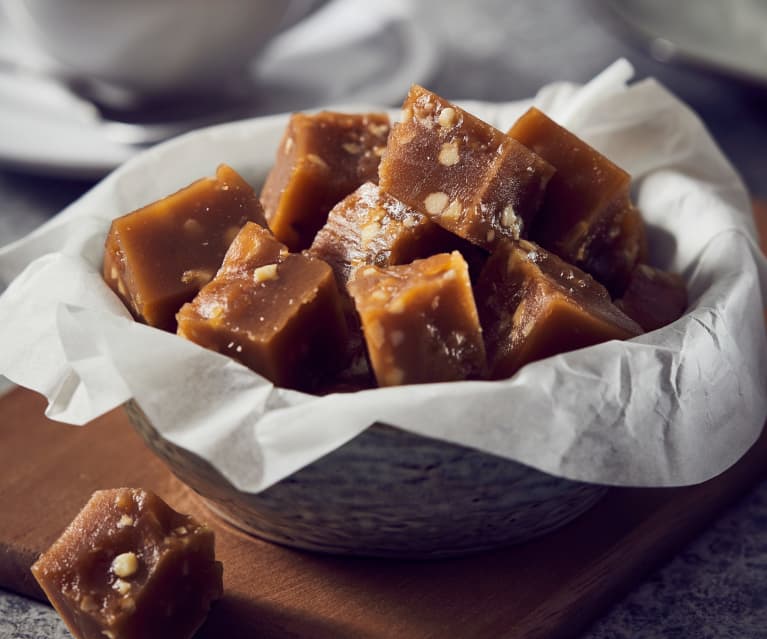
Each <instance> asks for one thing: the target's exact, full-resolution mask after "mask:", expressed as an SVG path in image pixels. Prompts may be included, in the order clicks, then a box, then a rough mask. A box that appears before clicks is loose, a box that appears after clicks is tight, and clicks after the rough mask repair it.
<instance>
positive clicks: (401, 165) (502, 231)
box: [379, 85, 554, 250]
mask: <svg viewBox="0 0 767 639" xmlns="http://www.w3.org/2000/svg"><path fill="white" fill-rule="evenodd" d="M553 173H554V169H553V168H552V167H551V166H550V165H549V164H548V163H547V162H546V161H545V160H543V159H541V158H540V157H538V156H537V155H536V154H535V153H533V152H531V151H530V150H529V149H527V148H526V147H525V146H523V145H522V144H520V143H519V142H517V141H516V140H514V139H512V138H510V137H508V136H507V135H504V133H503V132H501V131H499V130H498V129H495V128H494V127H492V126H490V125H489V124H487V123H485V122H483V121H482V120H480V119H478V118H476V117H474V116H473V115H471V114H470V113H467V112H466V111H464V110H463V109H460V108H459V107H457V106H455V105H454V104H452V103H450V102H448V101H447V100H445V99H443V98H441V97H440V96H438V95H436V94H434V93H432V92H430V91H427V90H426V89H424V88H423V87H420V86H417V85H416V86H413V87H412V88H411V90H410V93H409V94H408V96H407V98H406V100H405V102H404V104H403V106H402V120H401V122H399V123H397V124H395V125H394V126H393V127H392V133H391V136H390V137H389V142H388V145H387V147H386V153H385V154H384V157H383V159H382V161H381V165H380V167H379V177H380V185H381V188H382V189H383V190H385V191H386V192H388V193H390V194H392V195H393V196H394V197H396V198H398V199H400V200H402V201H403V202H405V203H406V204H407V205H408V206H410V207H411V208H414V209H416V210H418V211H421V212H423V213H425V214H427V215H428V216H429V217H430V218H431V219H432V220H434V221H435V222H436V223H437V224H439V225H440V226H442V227H444V228H445V229H447V230H448V231H451V232H452V233H455V234H456V235H459V236H460V237H462V238H464V239H466V240H468V241H470V242H472V243H473V244H476V245H478V246H481V247H482V248H484V249H486V250H492V248H493V247H494V246H495V245H496V244H497V243H498V242H500V241H501V240H503V239H517V238H519V237H525V236H526V233H527V230H528V228H529V227H530V225H531V224H532V222H533V219H534V216H535V214H536V213H537V211H538V208H539V207H540V205H541V203H542V201H543V196H544V192H545V189H546V185H547V184H548V182H549V180H550V178H551V176H552V174H553Z"/></svg>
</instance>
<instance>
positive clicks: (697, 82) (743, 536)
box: [0, 0, 767, 639]
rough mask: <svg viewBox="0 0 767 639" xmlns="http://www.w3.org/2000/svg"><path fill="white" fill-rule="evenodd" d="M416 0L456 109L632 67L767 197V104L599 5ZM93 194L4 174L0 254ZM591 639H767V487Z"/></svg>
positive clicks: (31, 633) (20, 608) (48, 629)
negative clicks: (681, 62)
mask: <svg viewBox="0 0 767 639" xmlns="http://www.w3.org/2000/svg"><path fill="white" fill-rule="evenodd" d="M411 1H412V4H413V6H414V7H415V10H416V19H417V21H418V22H419V23H420V24H421V26H422V27H423V28H424V30H425V32H426V33H427V34H428V35H429V37H430V38H431V40H432V41H433V42H434V44H435V46H438V47H439V51H440V53H439V60H440V64H439V67H438V69H437V72H436V74H435V76H434V77H433V78H431V79H430V80H429V81H428V85H429V87H430V88H432V89H434V90H435V91H437V92H440V93H443V94H445V95H446V96H448V97H451V98H473V99H480V100H510V99H516V98H521V97H526V96H529V95H532V94H533V93H535V91H536V90H537V89H538V88H539V87H540V86H541V85H542V84H545V83H547V82H550V81H553V80H571V81H575V82H579V81H584V80H587V79H588V78H590V77H591V76H593V75H594V73H596V72H598V71H599V70H601V69H602V68H604V67H605V66H607V65H608V64H609V63H610V62H612V61H613V60H614V59H616V58H617V57H621V56H623V57H627V58H629V59H630V60H631V62H632V63H633V64H634V65H635V67H636V68H637V74H638V76H639V77H644V76H648V75H653V76H656V77H658V78H659V79H660V80H661V81H662V82H664V83H665V84H666V85H667V86H668V87H669V88H671V89H672V90H673V91H674V92H676V93H677V95H679V96H680V97H681V98H682V99H684V100H685V101H686V102H688V103H689V104H690V105H691V106H692V107H693V108H694V109H695V110H696V111H697V112H698V113H699V114H700V115H701V117H702V118H703V119H704V121H705V122H706V124H707V125H708V126H709V128H710V129H711V130H712V132H713V133H714V136H715V137H716V138H717V140H718V141H719V143H720V145H721V146H722V148H723V149H724V150H725V152H726V153H727V155H728V156H729V157H730V159H731V160H732V161H733V163H734V164H735V166H736V167H737V168H738V169H739V170H740V171H741V173H742V175H743V176H744V179H745V181H746V183H747V185H748V186H749V188H750V189H751V190H752V192H753V193H754V194H756V195H759V196H761V197H767V154H765V153H764V152H763V146H764V142H765V141H767V118H765V116H764V113H765V112H767V108H766V107H767V93H765V92H759V91H757V90H755V89H753V88H752V87H747V86H745V85H741V84H736V83H733V82H730V81H728V80H726V79H724V78H720V77H717V76H714V75H711V74H705V73H701V72H697V71H694V70H691V69H685V68H678V67H669V66H665V65H663V64H661V63H658V62H656V61H654V60H653V59H652V58H650V57H649V56H648V55H646V54H645V53H643V52H642V51H640V50H638V49H636V48H634V47H633V46H632V45H631V44H630V43H628V42H626V41H624V40H622V39H621V38H620V37H619V36H618V35H617V34H616V32H615V31H612V30H611V29H610V28H608V22H607V21H606V20H605V19H604V17H603V16H602V15H601V13H600V12H599V10H598V6H599V3H598V2H596V1H594V0H537V1H536V2H516V1H510V0H475V1H474V2H461V1H460V0H453V1H448V0H441V1H438V0H419V1H417V0H411ZM328 72H329V73H332V72H334V70H328ZM350 99H353V96H350ZM90 186H91V184H90V183H87V182H71V181H65V180H58V179H51V178H43V177H35V176H30V175H23V174H21V173H14V172H10V171H0V245H3V244H6V243H8V242H10V241H12V240H14V239H16V238H18V237H21V236H23V235H24V234H26V233H28V232H29V231H31V230H32V229H34V228H35V227H36V226H38V225H39V224H41V223H42V222H44V221H45V220H47V219H49V218H50V217H51V216H52V215H53V214H55V213H56V212H57V211H58V210H60V209H61V208H63V207H64V206H66V205H67V204H68V203H70V202H71V201H72V200H74V199H75V198H76V197H77V196H79V195H80V194H81V193H83V192H84V191H85V190H86V189H87V188H89V187H90ZM0 481H1V480H0ZM0 525H1V524H0ZM67 636H69V635H68V633H67V632H66V630H65V629H64V627H63V625H62V624H61V623H60V622H59V621H58V619H57V617H56V615H55V613H54V612H53V611H52V610H51V609H50V608H48V607H47V606H43V605H42V604H37V603H34V602H31V601H29V600H27V599H24V598H21V597H18V596H16V595H13V594H11V593H6V592H0V639H26V638H48V639H57V638H59V637H62V638H63V637H67ZM583 637H584V638H586V639H608V638H609V639H622V638H624V637H625V638H627V639H628V638H631V639H635V638H639V637H641V638H642V639H654V638H656V637H657V638H660V637H663V638H666V639H668V638H685V639H686V638H708V637H712V638H713V637H716V638H719V639H723V638H727V637H737V638H747V639H762V638H767V482H765V483H762V484H761V486H759V487H758V488H757V489H756V490H755V491H754V492H752V493H751V494H750V495H749V496H747V497H746V498H745V499H744V500H743V501H742V502H741V503H739V504H737V505H736V506H734V507H733V508H731V509H730V510H729V511H728V512H727V513H726V514H725V515H724V516H723V517H722V518H721V519H719V521H718V522H717V523H716V524H715V525H714V526H713V527H711V528H710V529H708V530H707V531H706V532H704V533H703V534H702V535H701V536H700V537H699V538H698V539H697V540H695V541H694V542H692V543H691V544H690V545H689V546H688V547H687V548H686V549H685V550H684V551H682V552H681V553H679V554H678V555H677V556H676V557H675V558H674V559H673V560H672V561H671V562H670V563H668V564H667V565H666V566H665V567H663V568H662V569H660V570H658V571H656V572H654V573H652V574H651V575H650V576H649V577H648V578H646V579H645V580H644V582H643V583H642V584H641V585H639V586H638V587H637V588H636V589H634V590H633V591H632V592H631V593H630V594H629V595H628V596H627V597H626V598H625V599H624V600H623V601H622V602H621V603H619V604H617V605H616V606H615V607H614V608H613V609H612V610H611V611H609V612H608V613H607V614H606V615H605V616H604V617H602V618H601V619H600V620H598V621H597V622H596V623H595V624H594V625H593V626H592V627H591V628H590V629H589V630H588V631H587V632H586V633H585V634H583Z"/></svg>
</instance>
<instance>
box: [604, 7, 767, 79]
mask: <svg viewBox="0 0 767 639" xmlns="http://www.w3.org/2000/svg"><path fill="white" fill-rule="evenodd" d="M606 4H607V5H608V6H609V7H610V9H611V10H612V12H613V14H614V15H615V16H617V17H618V18H619V19H620V20H621V21H622V22H623V23H624V25H626V26H627V27H629V28H630V29H631V30H632V31H633V32H634V33H635V34H636V35H638V36H639V37H640V38H641V39H643V40H644V41H645V42H646V43H647V45H648V46H649V49H650V53H651V54H652V55H653V56H654V57H655V58H657V59H659V60H661V61H664V62H666V61H677V60H679V61H683V62H687V63H690V64H694V65H696V66H700V67H704V68H708V69H711V70H715V71H718V72H720V73H724V74H726V75H730V76H734V77H738V78H740V79H742V80H746V81H749V82H752V83H756V84H759V85H761V86H763V87H767V2H765V1H764V0H718V1H713V0H705V1H704V2H701V1H700V0H675V1H674V2H669V1H668V0H608V1H607V2H606Z"/></svg>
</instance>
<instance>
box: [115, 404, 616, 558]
mask: <svg viewBox="0 0 767 639" xmlns="http://www.w3.org/2000/svg"><path fill="white" fill-rule="evenodd" d="M126 411H127V413H128V416H129V418H130V420H131V422H132V423H133V425H134V427H135V428H136V430H137V431H138V432H139V434H140V435H141V436H142V437H143V438H144V440H145V441H146V443H147V444H148V445H149V447H150V448H151V449H152V450H153V451H154V452H155V453H156V454H157V455H159V456H160V457H161V458H162V459H163V460H164V461H165V462H166V463H167V464H168V466H169V467H170V469H171V470H172V471H173V472H174V473H175V474H176V476H178V477H179V478H180V479H181V480H182V481H183V482H185V483H186V484H187V485H189V486H191V487H192V488H193V489H194V490H195V491H197V492H198V493H199V494H200V495H202V496H203V497H204V498H205V499H206V501H207V502H208V504H209V506H210V507H211V509H212V510H213V511H214V512H216V513H218V514H219V515H220V516H221V517H223V518H224V519H225V520H227V521H229V522H230V523H232V524H234V525H235V526H237V527H239V528H241V529H243V530H245V531H247V532H249V533H251V534H254V535H257V536H259V537H262V538H264V539H268V540H270V541H274V542H277V543H279V544H284V545H287V546H292V547H295V548H302V549H306V550H313V551H318V552H323V553H332V554H345V555H361V556H373V557H401V558H411V559H427V558H436V557H445V556H455V555H462V554H467V553H472V552H476V551H480V550H486V549H490V548H495V547H498V546H503V545H508V544H514V543H519V542H522V541H526V540H528V539H531V538H533V537H536V536H538V535H542V534H543V533H546V532H549V531H551V530H554V529H555V528H557V527H559V526H562V525H563V524H565V523H567V522H569V521H571V520H572V519H574V518H575V517H577V516H578V515H580V514H581V513H583V512H584V511H586V510H587V509H588V508H590V507H591V506H592V505H593V504H595V503H596V502H597V501H598V500H599V499H600V497H602V496H603V495H604V493H605V492H606V490H607V489H606V488H605V487H604V486H596V485H592V484H584V483H579V482H573V481H568V480H565V479H561V478H558V477H553V476H551V475H547V474H545V473H542V472H539V471H537V470H534V469H532V468H529V467H527V466H524V465H522V464H518V463H515V462H511V461H508V460H505V459H501V458H500V457H496V456H493V455H488V454H485V453H481V452H478V451H475V450H472V449H469V448H464V447H461V446H456V445H453V444H449V443H446V442H442V441H438V440H434V439H429V438H426V437H421V436H419V435H414V434H411V433H407V432H404V431H402V430H399V429H396V428H393V427H390V426H386V425H383V424H375V425H373V426H372V427H370V428H369V429H367V430H366V431H365V432H363V433H362V434H361V435H360V436H358V437H356V438H355V439H353V440H352V441H350V442H348V443H347V444H345V445H344V446H342V447H341V448H339V449H337V450H335V451H334V452H332V453H330V454H329V455H326V456H325V457H323V458H321V459H319V460H317V461H316V462H314V463H312V464H311V465H309V466H306V467H305V468H303V469H301V470H300V471H299V472H297V473H295V474H294V475H292V476H291V477H288V478H287V479H284V480H282V481H280V482H278V483H277V484H275V485H274V486H272V487H271V488H269V489H267V490H265V491H263V492H261V493H258V494H250V493H244V492H242V491H239V490H237V489H236V488H235V487H234V486H232V484H231V483H229V482H228V481H227V480H226V479H225V478H224V477H223V476H222V475H221V474H220V473H219V472H218V471H216V470H215V469H214V468H213V467H212V466H211V465H210V464H209V463H208V462H206V461H204V460H202V459H200V458H199V457H197V456H196V455H194V454H192V453H190V452H188V451H186V450H184V449H182V448H179V447H178V446H176V445H174V444H172V443H170V442H168V441H167V440H166V439H164V438H163V437H162V436H161V435H160V434H159V433H158V432H157V431H156V430H155V428H154V427H153V426H152V424H151V423H150V422H149V420H148V419H147V418H146V416H145V415H144V413H143V412H142V411H141V409H140V408H139V407H138V405H137V404H136V403H135V402H133V401H130V402H128V403H127V404H126Z"/></svg>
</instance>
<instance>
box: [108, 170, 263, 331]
mask: <svg viewBox="0 0 767 639" xmlns="http://www.w3.org/2000/svg"><path fill="white" fill-rule="evenodd" d="M248 221H251V222H256V223H258V224H261V225H263V226H266V220H265V219H264V213H263V210H262V209H261V204H260V203H259V201H258V197H257V196H256V194H255V193H254V191H253V189H252V188H251V187H250V185H248V184H247V183H246V182H245V181H244V180H243V179H242V178H241V177H240V176H239V175H238V174H237V173H236V172H235V171H234V170H233V169H231V168H230V167H228V166H226V165H225V164H222V165H221V166H219V167H218V170H217V171H216V177H215V178H203V179H201V180H198V181H196V182H193V183H192V184H190V185H189V186H188V187H186V188H184V189H181V190H180V191H178V192H177V193H174V194H173V195H169V196H168V197H166V198H163V199H162V200H158V201H157V202H154V203H153V204H149V205H148V206H145V207H144V208H141V209H138V210H137V211H134V212H133V213H129V214H128V215H124V216H122V217H120V218H117V219H116V220H114V221H113V222H112V226H111V228H110V230H109V235H108V236H107V240H106V251H105V254H104V279H105V280H106V282H107V284H109V286H111V287H112V289H113V290H114V291H115V293H117V295H119V296H120V299H122V301H123V302H124V303H125V305H126V306H127V307H128V309H129V310H130V311H131V313H133V315H134V317H136V319H138V320H141V321H143V322H146V323H147V324H149V325H150V326H155V327H157V328H161V329H164V330H168V331H175V329H176V319H175V316H176V313H177V312H178V310H179V309H180V308H181V306H182V305H183V304H184V303H186V302H188V301H190V300H191V299H192V298H193V297H194V296H195V295H196V294H197V292H198V291H199V290H200V289H201V288H202V287H203V286H204V285H205V284H207V283H208V282H209V281H210V280H211V279H212V278H213V276H214V275H215V273H216V270H217V269H218V267H219V266H220V265H221V260H222V259H223V258H224V253H226V250H227V249H228V248H229V244H230V243H231V241H232V239H233V238H234V236H235V235H236V234H237V232H238V231H239V230H240V228H241V227H242V225H243V224H245V222H248Z"/></svg>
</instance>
